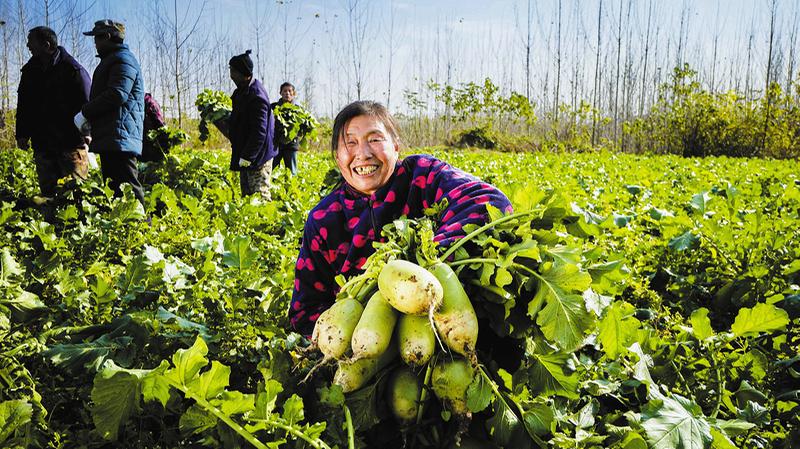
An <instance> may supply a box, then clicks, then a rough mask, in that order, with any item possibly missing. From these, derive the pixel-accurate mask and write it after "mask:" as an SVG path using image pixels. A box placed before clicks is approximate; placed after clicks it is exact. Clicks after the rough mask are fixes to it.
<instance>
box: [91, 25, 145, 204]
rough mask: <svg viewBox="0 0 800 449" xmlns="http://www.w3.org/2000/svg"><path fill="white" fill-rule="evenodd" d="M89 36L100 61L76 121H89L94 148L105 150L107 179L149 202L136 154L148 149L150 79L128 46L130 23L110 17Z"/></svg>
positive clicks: (102, 161)
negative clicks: (145, 140) (146, 87)
mask: <svg viewBox="0 0 800 449" xmlns="http://www.w3.org/2000/svg"><path fill="white" fill-rule="evenodd" d="M83 34H85V35H86V36H94V45H95V47H96V48H97V53H98V56H99V57H100V64H98V66H97V68H96V69H95V70H94V75H93V76H92V90H91V93H90V96H89V102H88V103H86V104H85V105H84V106H83V108H82V110H81V114H80V115H79V116H78V117H76V118H75V120H76V123H81V122H83V121H84V120H88V123H89V126H90V127H91V133H92V142H91V144H90V146H89V150H90V151H92V152H93V153H98V154H99V155H100V168H101V170H102V173H103V178H105V179H108V180H109V184H110V185H111V188H113V189H114V191H115V192H116V193H117V194H120V185H121V184H124V183H127V184H130V186H131V187H132V188H133V193H134V194H135V195H136V198H137V199H138V200H139V201H140V202H141V203H143V204H144V191H143V189H142V184H141V183H140V182H139V173H138V170H137V168H136V158H137V157H138V156H139V155H141V154H142V138H143V136H144V131H143V128H144V80H143V78H142V71H141V69H140V68H139V62H138V61H137V60H136V57H135V56H133V53H131V51H130V49H128V46H127V45H125V43H124V39H125V26H124V25H123V24H121V23H118V22H114V21H113V20H110V19H104V20H99V21H97V22H95V23H94V28H92V30H91V31H87V32H84V33H83Z"/></svg>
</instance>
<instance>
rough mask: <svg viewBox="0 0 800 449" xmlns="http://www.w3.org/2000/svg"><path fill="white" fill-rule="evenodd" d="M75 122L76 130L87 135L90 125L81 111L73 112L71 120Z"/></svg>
mask: <svg viewBox="0 0 800 449" xmlns="http://www.w3.org/2000/svg"><path fill="white" fill-rule="evenodd" d="M72 121H73V122H75V127H76V128H78V131H80V132H81V134H83V135H84V136H88V135H89V134H91V132H92V126H91V125H90V124H89V120H87V119H86V117H84V116H83V112H78V113H77V114H75V118H74V119H73V120H72Z"/></svg>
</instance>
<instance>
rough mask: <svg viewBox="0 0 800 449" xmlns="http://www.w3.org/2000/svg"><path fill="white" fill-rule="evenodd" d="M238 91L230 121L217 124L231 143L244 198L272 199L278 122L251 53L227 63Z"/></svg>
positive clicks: (232, 165) (233, 163)
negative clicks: (271, 184) (256, 71)
mask: <svg viewBox="0 0 800 449" xmlns="http://www.w3.org/2000/svg"><path fill="white" fill-rule="evenodd" d="M228 64H229V66H230V74H231V80H233V82H234V84H236V90H234V91H233V94H232V95H231V102H232V110H231V115H230V117H229V118H228V120H227V122H225V121H222V120H220V121H217V122H215V123H214V124H215V125H216V126H217V128H219V130H220V131H221V132H222V134H223V135H224V136H225V137H227V138H228V140H230V141H231V164H230V169H231V170H233V171H238V172H239V183H240V186H241V190H242V196H246V195H253V194H255V193H259V194H260V195H261V197H262V198H264V199H265V200H269V199H270V198H271V195H270V191H269V188H270V177H271V176H272V162H271V161H270V159H272V158H274V157H275V155H276V154H277V153H278V151H277V149H276V148H275V145H274V143H273V139H274V136H275V120H274V117H273V116H272V109H270V103H269V97H268V96H267V91H266V90H264V86H262V85H261V82H260V81H259V80H257V79H256V78H255V77H253V60H252V59H250V50H247V51H246V52H244V53H242V54H240V55H236V56H234V57H232V58H231V59H230V61H229V62H228Z"/></svg>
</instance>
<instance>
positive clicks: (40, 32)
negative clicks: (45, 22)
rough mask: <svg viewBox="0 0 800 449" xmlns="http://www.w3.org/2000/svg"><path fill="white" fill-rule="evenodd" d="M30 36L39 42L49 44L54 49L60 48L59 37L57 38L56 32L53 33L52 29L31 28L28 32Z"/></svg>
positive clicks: (43, 27) (44, 27) (42, 27)
mask: <svg viewBox="0 0 800 449" xmlns="http://www.w3.org/2000/svg"><path fill="white" fill-rule="evenodd" d="M28 34H29V35H31V36H33V37H35V38H36V40H37V41H39V42H41V43H43V44H44V43H45V42H47V43H49V44H50V46H51V47H53V49H55V48H56V47H58V36H56V32H55V31H53V30H52V29H51V28H48V27H46V26H38V27H34V28H31V30H30V31H29V32H28Z"/></svg>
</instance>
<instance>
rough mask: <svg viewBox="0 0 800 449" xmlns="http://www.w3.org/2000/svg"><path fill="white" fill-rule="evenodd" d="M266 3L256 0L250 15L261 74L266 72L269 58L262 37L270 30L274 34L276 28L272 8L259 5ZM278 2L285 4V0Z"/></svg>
mask: <svg viewBox="0 0 800 449" xmlns="http://www.w3.org/2000/svg"><path fill="white" fill-rule="evenodd" d="M264 3H266V2H263V1H260V0H254V1H253V14H252V15H249V19H250V22H251V23H252V25H253V35H254V41H255V44H256V54H255V57H256V61H255V65H256V68H257V73H259V74H260V75H261V76H263V74H264V73H266V67H265V66H264V64H265V62H266V61H267V60H268V57H267V56H268V52H267V50H266V49H265V48H263V47H262V43H261V38H262V37H263V36H264V35H265V34H267V32H270V34H272V35H274V33H272V31H273V28H274V19H273V16H272V12H273V10H272V9H271V8H264V10H263V11H262V10H261V9H260V8H259V6H260V5H262V4H264ZM278 4H283V1H280V0H279V1H278ZM284 36H285V34H284Z"/></svg>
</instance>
